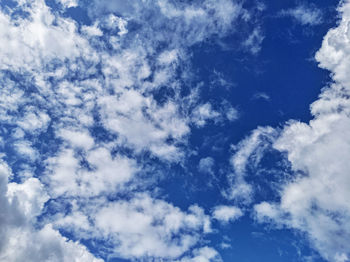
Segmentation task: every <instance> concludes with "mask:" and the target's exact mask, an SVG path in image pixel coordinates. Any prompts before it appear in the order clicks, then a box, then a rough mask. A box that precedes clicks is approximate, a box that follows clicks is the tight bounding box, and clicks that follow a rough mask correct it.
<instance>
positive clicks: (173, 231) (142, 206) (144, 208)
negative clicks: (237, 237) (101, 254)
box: [58, 193, 211, 259]
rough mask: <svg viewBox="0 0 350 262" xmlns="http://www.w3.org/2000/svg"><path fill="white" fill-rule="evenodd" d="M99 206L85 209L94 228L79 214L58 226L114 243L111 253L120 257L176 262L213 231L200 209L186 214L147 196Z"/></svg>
mask: <svg viewBox="0 0 350 262" xmlns="http://www.w3.org/2000/svg"><path fill="white" fill-rule="evenodd" d="M100 204H102V205H101V206H99V205H94V206H92V207H90V208H88V209H87V210H85V211H84V210H83V212H87V214H86V215H85V216H88V217H89V218H90V221H93V223H94V228H91V227H90V228H89V225H87V223H86V222H84V221H86V219H85V218H84V215H82V214H81V213H80V212H78V213H73V214H71V215H68V216H67V217H65V218H63V219H61V220H58V223H59V224H60V226H63V228H65V229H66V230H67V229H72V230H73V232H74V231H75V232H77V233H78V234H80V233H81V237H88V238H91V236H94V237H98V239H105V240H106V241H108V242H109V243H110V244H113V247H112V250H111V251H113V252H115V254H116V255H118V256H119V257H120V256H121V257H124V258H130V259H131V258H140V259H141V258H147V257H155V258H168V259H175V258H177V257H180V256H181V255H182V254H183V253H184V252H186V251H188V250H189V249H190V248H191V247H193V246H194V245H195V244H197V242H198V241H199V240H200V238H201V237H200V236H201V234H207V233H209V232H211V226H210V218H209V216H207V215H205V213H204V211H203V209H201V208H199V207H198V206H191V207H189V209H188V211H187V212H184V211H182V210H180V209H179V208H177V207H175V206H173V205H171V204H169V203H167V202H166V201H163V200H158V199H154V198H152V197H151V196H150V195H148V194H146V193H142V194H137V195H135V196H134V197H132V198H131V199H130V200H120V201H115V202H110V203H107V204H105V203H100ZM76 219H77V220H76ZM77 221H80V222H77ZM89 230H92V231H89ZM84 231H86V232H88V233H87V234H84V233H83V232H84Z"/></svg>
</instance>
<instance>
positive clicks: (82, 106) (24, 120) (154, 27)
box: [0, 0, 243, 261]
mask: <svg viewBox="0 0 350 262" xmlns="http://www.w3.org/2000/svg"><path fill="white" fill-rule="evenodd" d="M56 3H57V5H58V6H57V9H52V8H51V7H49V6H48V5H47V4H46V2H45V1H44V0H30V1H20V0H18V1H14V5H13V6H6V5H0V37H1V39H2V41H1V43H0V85H1V89H0V98H1V99H0V121H1V125H2V127H3V129H2V131H1V138H2V140H1V151H2V152H3V158H4V164H2V165H1V168H2V169H3V170H5V171H4V172H5V173H4V175H1V191H0V196H1V197H0V199H1V202H2V203H3V204H2V205H1V208H2V209H4V212H1V213H2V214H6V216H2V217H1V220H0V223H1V230H2V242H1V243H0V258H1V259H2V260H6V261H23V260H26V261H100V260H99V259H98V258H96V257H95V256H94V255H92V254H91V253H90V252H89V251H88V250H87V248H86V247H84V246H83V245H82V244H79V240H83V239H84V240H85V241H86V242H85V243H87V242H91V243H94V241H96V242H98V243H100V245H99V246H100V247H101V248H100V250H97V251H96V252H97V253H98V254H100V255H101V256H103V257H104V258H107V257H108V256H109V255H112V256H118V257H123V258H130V259H153V258H157V259H163V258H164V259H166V258H168V259H173V260H175V259H180V260H181V261H199V260H200V261H219V260H220V256H219V255H218V253H217V252H216V251H215V250H214V249H212V248H210V247H206V246H201V245H200V244H199V241H200V240H201V239H202V237H203V235H205V234H208V233H210V232H211V226H210V217H209V216H208V215H206V214H205V212H204V210H203V209H202V208H200V207H198V206H197V205H192V206H190V207H189V208H188V210H187V211H183V210H181V209H179V208H178V207H176V206H174V205H173V204H171V203H168V202H166V201H165V200H162V199H160V198H159V196H158V195H156V194H153V192H151V190H150V189H149V188H147V186H146V185H147V183H148V182H147V181H149V180H152V178H149V177H147V175H149V174H147V170H145V169H144V163H145V162H147V161H152V160H154V159H157V161H163V162H165V163H168V162H169V163H178V162H181V161H183V159H184V156H185V155H186V153H187V152H186V144H187V138H188V136H189V134H190V132H191V128H192V127H193V126H196V127H197V128H201V127H203V126H205V125H206V123H207V122H208V121H214V122H215V118H220V119H221V120H220V121H224V120H222V119H228V120H230V121H232V120H234V119H235V117H236V111H235V109H234V108H233V107H232V106H229V108H230V112H231V113H230V115H226V112H225V110H219V109H218V111H216V110H214V109H213V108H212V106H211V104H210V103H208V102H203V103H200V102H199V100H198V88H197V89H196V88H193V89H190V88H188V87H189V86H188V83H191V76H190V69H189V66H190V64H189V63H188V61H187V60H188V58H189V54H188V48H189V47H191V46H193V45H195V44H198V43H200V42H202V41H206V40H207V39H209V38H210V37H222V36H224V35H225V34H226V33H228V32H230V31H232V30H233V28H234V27H233V24H234V21H235V20H236V19H238V17H239V16H240V15H242V13H243V8H242V7H241V5H240V4H235V3H234V2H232V1H230V0H220V1H213V0H206V1H193V3H186V2H183V1H178V2H174V1H167V0H159V1H91V2H90V1H83V0H82V1H72V0H69V1H67V0H60V1H56ZM70 8H80V10H82V12H86V13H87V14H88V19H89V20H90V22H91V23H90V22H86V23H83V22H78V21H76V20H74V19H73V18H70V17H69V15H66V14H67V13H68V14H69V10H70ZM66 12H67V13H66ZM62 14H65V15H62ZM155 14H156V15H155ZM226 107H227V105H226ZM5 162H8V163H11V164H13V163H14V164H13V167H11V168H13V170H14V171H13V172H12V173H11V172H10V171H6V170H7V169H8V168H7V167H6V164H5ZM9 165H10V164H9ZM8 179H9V180H10V181H9V182H8ZM143 181H145V182H144V183H143ZM39 218H40V219H39ZM62 234H63V235H65V236H66V237H64V236H62ZM68 236H69V237H70V238H71V239H74V241H73V240H69V239H68V238H67V237H68ZM101 243H103V244H101ZM192 249H193V252H192V251H191V250H192ZM19 250H20V251H19ZM14 251H16V252H14ZM184 254H185V255H184ZM23 257H25V259H24V258H23Z"/></svg>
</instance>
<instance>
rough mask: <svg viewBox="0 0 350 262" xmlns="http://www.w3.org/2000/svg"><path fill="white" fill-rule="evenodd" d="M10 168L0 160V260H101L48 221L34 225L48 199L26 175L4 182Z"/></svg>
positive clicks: (37, 184)
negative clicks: (44, 224) (17, 181)
mask: <svg viewBox="0 0 350 262" xmlns="http://www.w3.org/2000/svg"><path fill="white" fill-rule="evenodd" d="M9 176H11V171H10V170H9V168H8V167H7V165H6V164H5V163H4V162H1V163H0V202H1V215H0V228H1V229H0V231H1V241H0V260H1V261H67V262H68V261H91V262H98V261H101V260H99V259H97V258H95V257H94V256H93V255H92V254H90V253H89V252H88V251H87V249H86V248H85V247H84V246H82V245H80V244H79V243H78V242H72V241H68V239H66V238H64V237H62V236H61V234H60V233H59V232H58V231H56V230H54V229H53V228H52V226H51V225H50V224H47V225H46V226H44V227H43V228H40V227H39V228H38V227H35V221H36V217H37V216H38V215H40V214H41V212H42V209H43V205H44V203H45V202H46V201H47V200H48V199H49V197H48V195H47V194H46V192H45V189H44V186H43V184H41V183H40V181H39V180H38V179H36V178H29V179H28V180H26V181H25V182H24V183H22V184H17V183H10V184H8V177H9Z"/></svg>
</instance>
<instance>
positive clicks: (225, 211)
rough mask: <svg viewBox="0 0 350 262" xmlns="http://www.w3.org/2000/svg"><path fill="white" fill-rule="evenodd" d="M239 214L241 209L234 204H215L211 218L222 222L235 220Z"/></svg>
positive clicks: (241, 214)
mask: <svg viewBox="0 0 350 262" xmlns="http://www.w3.org/2000/svg"><path fill="white" fill-rule="evenodd" d="M241 216H243V212H242V210H241V209H240V208H238V207H235V206H216V207H215V208H214V211H213V218H215V219H216V220H218V221H220V222H223V223H228V222H230V221H235V220H236V219H238V218H240V217H241Z"/></svg>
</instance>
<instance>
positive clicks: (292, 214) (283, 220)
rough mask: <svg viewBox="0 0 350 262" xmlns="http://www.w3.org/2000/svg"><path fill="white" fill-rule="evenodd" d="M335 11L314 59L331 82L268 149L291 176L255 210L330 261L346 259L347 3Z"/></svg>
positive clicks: (349, 234)
mask: <svg viewBox="0 0 350 262" xmlns="http://www.w3.org/2000/svg"><path fill="white" fill-rule="evenodd" d="M339 11H340V14H341V21H340V22H339V24H338V26H337V27H336V28H333V29H331V30H329V32H328V33H327V35H326V36H325V37H324V39H323V43H322V47H321V49H320V50H319V51H318V52H317V54H316V59H317V61H318V62H319V64H320V67H322V68H325V69H328V70H329V71H330V72H331V76H332V78H333V80H334V82H333V83H331V84H330V85H329V86H328V87H326V88H324V89H323V90H322V93H321V94H320V97H319V99H318V100H316V101H315V102H314V103H313V104H312V105H311V113H312V115H313V119H312V120H311V121H310V122H309V123H303V122H299V121H290V122H289V123H288V124H287V125H286V126H285V127H284V129H283V131H282V133H281V135H280V136H279V138H278V139H277V140H276V141H275V143H274V145H273V146H274V148H276V149H278V150H280V151H281V152H284V153H286V154H287V157H288V160H289V161H290V163H291V165H292V169H293V171H294V172H295V176H294V178H293V179H292V180H289V181H287V182H285V183H284V184H283V187H282V190H281V191H280V198H281V200H280V201H279V202H262V203H260V204H258V205H256V206H255V211H256V216H257V219H258V220H260V221H265V222H266V221H268V220H270V221H272V222H273V223H277V224H279V225H281V226H287V227H289V228H293V229H297V230H299V231H301V232H303V233H305V234H306V236H307V237H308V239H309V240H310V242H311V244H312V246H313V247H314V248H315V249H316V250H318V251H319V253H320V254H321V256H322V257H323V258H324V259H326V260H328V261H334V262H341V261H342V262H343V261H349V257H350V249H349V245H347V243H348V242H349V241H350V231H349V228H350V224H349V221H350V216H349V214H350V205H349V201H348V199H349V197H350V195H349V186H350V179H349V169H350V164H349V157H350V155H349V152H350V140H349V137H350V133H349V130H350V118H349V109H350V107H349V105H350V104H349V101H350V100H349V92H350V91H349V90H350V85H349V84H350V78H349V72H348V70H349V55H350V51H349V50H350V49H349V40H350V39H349V35H348V34H347V32H348V30H349V21H350V3H349V1H344V2H343V3H342V4H341V6H340V7H339ZM305 19H306V18H305ZM308 21H309V20H305V23H311V22H308Z"/></svg>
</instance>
